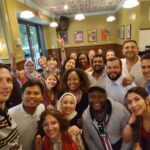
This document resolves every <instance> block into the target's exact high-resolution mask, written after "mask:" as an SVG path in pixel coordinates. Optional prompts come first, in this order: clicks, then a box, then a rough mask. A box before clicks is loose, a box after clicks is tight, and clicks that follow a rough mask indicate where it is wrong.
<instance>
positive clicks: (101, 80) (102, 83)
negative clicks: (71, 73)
mask: <svg viewBox="0 0 150 150" xmlns="http://www.w3.org/2000/svg"><path fill="white" fill-rule="evenodd" d="M88 78H89V80H90V83H91V86H99V87H101V88H103V89H105V88H106V72H105V71H104V72H103V74H102V75H101V76H99V78H98V79H96V78H95V77H93V72H92V74H89V75H88Z"/></svg>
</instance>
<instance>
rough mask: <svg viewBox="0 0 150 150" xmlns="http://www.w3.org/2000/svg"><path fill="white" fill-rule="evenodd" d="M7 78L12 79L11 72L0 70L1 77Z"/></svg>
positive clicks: (4, 69)
mask: <svg viewBox="0 0 150 150" xmlns="http://www.w3.org/2000/svg"><path fill="white" fill-rule="evenodd" d="M6 76H7V77H10V78H12V77H11V74H10V72H9V71H8V70H7V69H6V68H0V77H1V78H5V77H6Z"/></svg>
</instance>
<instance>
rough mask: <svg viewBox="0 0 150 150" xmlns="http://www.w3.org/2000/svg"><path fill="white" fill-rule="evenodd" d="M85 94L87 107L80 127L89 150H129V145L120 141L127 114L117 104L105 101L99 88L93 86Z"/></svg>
mask: <svg viewBox="0 0 150 150" xmlns="http://www.w3.org/2000/svg"><path fill="white" fill-rule="evenodd" d="M87 93H88V101H89V106H88V107H87V108H86V110H85V111H84V113H83V116H82V123H83V126H82V127H83V135H84V138H85V142H86V144H87V146H88V148H89V150H106V149H107V150H113V149H115V150H120V149H122V150H129V149H130V148H131V145H130V144H131V143H130V142H127V143H124V142H123V140H122V130H123V128H124V127H125V125H126V123H127V121H128V119H129V116H130V115H129V112H128V111H127V110H126V108H125V107H124V106H123V105H121V104H119V103H118V102H115V101H110V100H109V99H107V95H106V92H105V90H104V89H102V88H101V87H98V86H93V87H91V88H89V90H88V92H87Z"/></svg>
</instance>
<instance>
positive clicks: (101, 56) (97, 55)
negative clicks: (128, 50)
mask: <svg viewBox="0 0 150 150" xmlns="http://www.w3.org/2000/svg"><path fill="white" fill-rule="evenodd" d="M96 57H100V58H103V61H104V64H106V57H105V56H104V55H103V54H96V55H95V56H94V57H93V58H92V61H91V62H92V64H93V60H94V58H96Z"/></svg>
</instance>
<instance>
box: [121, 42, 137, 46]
mask: <svg viewBox="0 0 150 150" xmlns="http://www.w3.org/2000/svg"><path fill="white" fill-rule="evenodd" d="M128 46H137V45H136V43H135V42H127V43H125V44H124V46H123V47H128Z"/></svg>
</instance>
